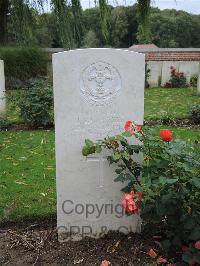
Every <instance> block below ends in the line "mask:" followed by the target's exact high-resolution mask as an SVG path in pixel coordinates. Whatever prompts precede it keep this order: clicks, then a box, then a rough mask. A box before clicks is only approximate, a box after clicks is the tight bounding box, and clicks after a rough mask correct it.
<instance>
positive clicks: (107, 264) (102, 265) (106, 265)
mask: <svg viewBox="0 0 200 266" xmlns="http://www.w3.org/2000/svg"><path fill="white" fill-rule="evenodd" d="M109 265H110V261H108V260H103V261H102V262H101V265H100V266H109Z"/></svg>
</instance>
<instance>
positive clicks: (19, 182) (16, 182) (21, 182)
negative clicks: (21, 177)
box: [15, 180, 28, 186]
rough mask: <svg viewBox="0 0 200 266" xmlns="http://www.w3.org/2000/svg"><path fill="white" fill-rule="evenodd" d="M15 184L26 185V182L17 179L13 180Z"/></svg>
mask: <svg viewBox="0 0 200 266" xmlns="http://www.w3.org/2000/svg"><path fill="white" fill-rule="evenodd" d="M15 184H17V185H23V186H28V184H26V183H25V182H23V181H18V180H15Z"/></svg>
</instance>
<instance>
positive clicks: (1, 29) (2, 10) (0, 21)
mask: <svg viewBox="0 0 200 266" xmlns="http://www.w3.org/2000/svg"><path fill="white" fill-rule="evenodd" d="M8 7H9V0H0V45H4V44H6V43H7V16H8Z"/></svg>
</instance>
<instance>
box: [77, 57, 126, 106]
mask: <svg viewBox="0 0 200 266" xmlns="http://www.w3.org/2000/svg"><path fill="white" fill-rule="evenodd" d="M80 84H81V88H80V89H81V94H82V96H83V97H84V98H85V100H86V101H87V102H89V103H91V104H93V105H106V104H108V103H110V102H112V101H113V100H114V99H115V98H116V96H117V95H118V94H119V92H120V90H121V87H122V85H121V77H120V74H119V72H118V70H117V69H116V68H115V67H114V66H112V65H111V64H108V63H106V62H103V61H99V62H96V63H93V64H92V65H90V66H88V67H86V68H85V69H84V70H83V72H82V75H81V83H80Z"/></svg>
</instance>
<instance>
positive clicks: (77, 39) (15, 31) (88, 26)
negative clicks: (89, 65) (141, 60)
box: [0, 0, 200, 49]
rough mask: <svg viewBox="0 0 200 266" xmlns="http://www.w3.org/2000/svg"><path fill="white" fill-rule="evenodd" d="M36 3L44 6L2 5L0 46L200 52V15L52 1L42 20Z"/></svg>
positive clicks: (5, 1) (17, 0)
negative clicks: (152, 47) (139, 45)
mask: <svg viewBox="0 0 200 266" xmlns="http://www.w3.org/2000/svg"><path fill="white" fill-rule="evenodd" d="M36 2H37V3H39V2H42V3H43V4H44V1H40V0H35V1H31V0H30V1H28V0H27V1H25V0H0V23H1V24H0V25H1V27H0V44H3V43H5V42H7V43H8V44H9V45H16V44H17V45H26V46H27V45H33V44H36V45H39V46H40V47H66V48H69V49H71V48H78V47H83V46H88V45H89V46H90V45H92V46H94V45H96V44H98V46H99V47H116V48H119V47H130V46H131V45H132V44H137V43H149V42H153V43H155V44H156V45H157V46H159V47H199V46H200V15H192V14H189V13H187V12H184V11H176V10H174V9H171V10H168V9H167V10H163V11H161V10H159V9H158V8H150V1H146V0H145V1H144V0H141V1H138V2H141V3H138V4H135V5H133V6H128V7H122V6H118V7H115V8H114V7H112V6H109V5H108V4H107V2H106V1H100V2H99V4H100V6H99V5H96V7H95V8H90V9H86V10H82V8H81V5H80V3H81V2H80V0H71V1H66V0H51V3H52V5H51V7H52V10H51V12H49V13H46V14H45V13H44V12H43V10H42V5H36V4H33V3H36ZM31 3H32V5H31ZM97 3H98V2H97ZM142 4H143V5H146V4H147V6H144V7H142V6H141V5H142ZM143 8H144V9H143ZM149 8H150V9H149ZM6 10H7V11H6ZM142 10H143V11H144V13H143V11H142ZM5 14H9V16H8V15H5ZM144 14H145V16H144ZM145 17H146V18H145ZM144 19H145V21H143V20H144ZM183 28H184V31H183V30H182V29H183ZM94 35H95V36H94ZM7 37H8V41H7ZM92 39H95V44H94V43H93V42H92Z"/></svg>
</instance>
